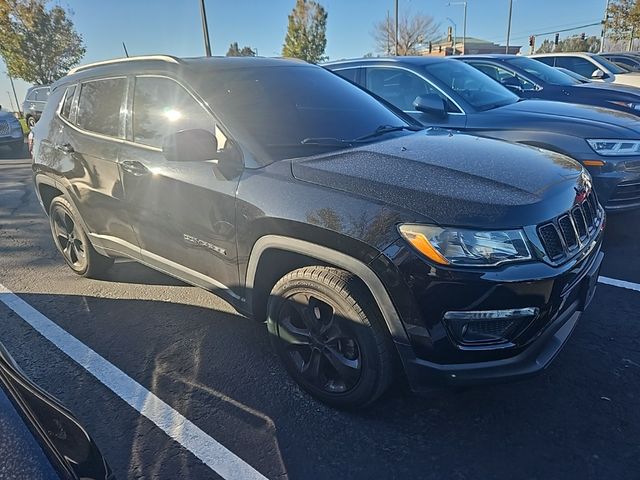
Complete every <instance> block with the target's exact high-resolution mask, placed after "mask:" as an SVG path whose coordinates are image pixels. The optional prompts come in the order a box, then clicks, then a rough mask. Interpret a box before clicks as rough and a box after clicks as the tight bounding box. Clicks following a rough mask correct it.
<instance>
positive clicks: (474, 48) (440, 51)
mask: <svg viewBox="0 0 640 480" xmlns="http://www.w3.org/2000/svg"><path fill="white" fill-rule="evenodd" d="M463 44H464V52H463V51H462V50H463V48H462V46H463ZM453 47H454V45H453V41H452V40H447V39H446V38H444V39H442V40H439V41H437V42H433V43H431V44H430V46H427V47H426V48H424V49H422V50H420V52H419V53H420V55H425V56H435V57H448V56H451V55H462V54H463V53H464V54H466V55H482V54H492V53H510V54H517V53H518V52H520V48H522V46H521V45H513V46H511V45H510V46H509V52H506V46H505V45H499V44H497V43H493V42H489V41H487V40H482V39H480V38H474V37H466V39H465V42H463V41H462V38H456V43H455V51H454V48H453Z"/></svg>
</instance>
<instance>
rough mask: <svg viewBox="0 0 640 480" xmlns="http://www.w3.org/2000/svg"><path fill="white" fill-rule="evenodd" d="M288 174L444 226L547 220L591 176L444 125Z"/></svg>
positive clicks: (568, 163) (552, 157) (547, 155)
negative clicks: (407, 212)
mask: <svg viewBox="0 0 640 480" xmlns="http://www.w3.org/2000/svg"><path fill="white" fill-rule="evenodd" d="M292 172H293V175H294V177H295V178H297V179H299V180H302V181H305V182H309V183H314V184H316V185H321V186H324V187H327V188H332V189H336V190H340V191H343V192H349V193H352V194H355V195H359V196H362V197H367V198H370V199H372V200H375V201H376V202H378V203H384V204H387V205H393V206H395V207H397V208H399V209H403V210H405V211H406V210H410V211H413V212H415V213H418V214H420V215H421V216H423V217H425V218H427V219H430V220H432V221H434V222H436V223H438V224H441V225H456V226H473V227H479V228H493V227H502V228H506V227H521V226H523V225H533V224H537V223H540V222H542V221H546V220H548V219H550V218H552V217H554V216H555V215H558V214H560V213H562V212H564V211H566V210H568V209H570V208H571V206H572V205H573V201H574V198H575V190H574V187H576V186H577V185H582V184H583V183H584V182H588V181H589V177H588V175H587V174H585V173H584V170H583V168H582V167H581V166H580V165H579V164H578V163H576V162H574V161H573V160H571V159H570V158H568V157H565V156H563V155H559V154H556V153H552V152H549V151H545V150H540V149H537V148H533V147H526V146H521V145H515V144H511V143H508V142H503V141H500V140H491V139H487V138H480V137H474V136H471V135H466V134H458V133H452V132H448V131H444V130H430V131H427V132H426V133H425V132H419V133H416V134H413V135H407V136H404V137H400V138H395V139H393V140H388V141H384V142H379V143H374V144H369V145H366V146H362V147H359V148H354V149H349V150H342V151H340V152H339V153H333V154H328V155H323V156H316V157H311V158H306V159H296V160H293V161H292ZM419 220H420V218H418V217H417V218H416V221H419Z"/></svg>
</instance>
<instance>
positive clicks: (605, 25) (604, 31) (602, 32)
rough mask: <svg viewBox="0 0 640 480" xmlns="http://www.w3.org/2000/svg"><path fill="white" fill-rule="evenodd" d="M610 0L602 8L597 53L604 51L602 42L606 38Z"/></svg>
mask: <svg viewBox="0 0 640 480" xmlns="http://www.w3.org/2000/svg"><path fill="white" fill-rule="evenodd" d="M610 2H611V0H607V6H606V7H605V9H604V19H603V20H602V31H601V33H600V50H598V53H602V52H604V42H605V40H606V39H607V23H608V22H609V3H610Z"/></svg>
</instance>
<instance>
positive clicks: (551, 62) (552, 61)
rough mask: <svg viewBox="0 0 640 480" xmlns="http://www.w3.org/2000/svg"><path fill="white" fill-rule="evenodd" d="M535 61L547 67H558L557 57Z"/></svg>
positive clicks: (541, 58)
mask: <svg viewBox="0 0 640 480" xmlns="http://www.w3.org/2000/svg"><path fill="white" fill-rule="evenodd" d="M535 60H536V61H538V62H542V63H544V64H546V65H549V66H550V67H554V66H556V65H555V60H556V57H536V58H535ZM557 66H558V67H559V66H560V65H557Z"/></svg>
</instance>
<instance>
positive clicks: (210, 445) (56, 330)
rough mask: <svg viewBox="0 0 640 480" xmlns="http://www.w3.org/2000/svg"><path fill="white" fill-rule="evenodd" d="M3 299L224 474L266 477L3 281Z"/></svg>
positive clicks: (228, 476) (0, 295)
mask: <svg viewBox="0 0 640 480" xmlns="http://www.w3.org/2000/svg"><path fill="white" fill-rule="evenodd" d="M0 302H2V303H4V304H5V305H6V306H7V307H9V308H10V309H11V310H13V311H14V312H15V313H16V314H18V315H19V316H20V317H21V318H22V319H23V320H24V321H25V322H27V323H28V324H29V325H31V327H32V328H34V329H35V330H36V331H37V332H39V333H40V334H41V335H42V336H43V337H45V338H46V339H47V340H49V341H50V342H51V343H53V344H54V345H55V346H56V347H58V348H59V349H60V350H62V351H63V352H64V353H65V354H66V355H68V356H69V357H71V359H72V360H74V361H75V362H76V363H78V364H79V365H80V366H81V367H83V368H84V369H85V370H86V371H87V372H89V373H90V374H91V375H93V376H94V377H95V378H96V379H97V380H98V381H99V382H101V383H102V384H104V385H105V386H106V387H107V388H109V389H110V390H111V391H112V392H113V393H115V394H116V395H118V396H119V397H120V398H122V399H123V400H124V401H125V402H127V403H128V404H129V405H131V406H132V407H133V408H135V409H136V410H137V411H138V412H140V413H141V414H142V415H144V416H145V417H147V418H148V419H149V420H151V421H152V422H153V423H154V424H155V425H156V426H158V427H159V428H160V429H162V430H163V431H164V432H165V433H166V434H167V435H169V436H170V437H171V438H173V439H174V440H175V441H176V442H178V443H179V444H181V445H182V446H183V447H184V448H186V449H187V450H189V451H190V452H191V453H193V454H194V455H195V456H196V457H198V458H199V459H200V460H202V462H204V463H205V464H206V465H207V466H208V467H210V468H211V469H212V470H213V471H215V472H216V473H217V474H218V475H220V476H221V477H223V478H225V479H227V480H235V479H238V480H244V479H256V480H257V479H260V480H263V479H265V478H266V477H264V476H263V475H262V474H261V473H260V472H258V471H257V470H255V469H254V468H253V467H252V466H251V465H249V464H248V463H246V462H245V461H244V460H242V459H241V458H240V457H238V456H237V455H235V454H234V453H233V452H231V451H229V450H228V449H227V448H225V447H224V446H223V445H221V444H220V443H218V442H217V441H216V440H215V439H214V438H212V437H211V436H209V435H207V434H206V433H205V432H203V431H202V430H201V429H200V428H198V427H197V426H196V425H194V424H193V423H192V422H191V421H189V420H188V419H187V418H186V417H184V416H183V415H181V414H180V413H179V412H178V411H176V410H174V409H173V408H172V407H171V406H169V405H168V404H167V403H165V402H164V401H163V400H161V399H160V398H158V397H157V396H156V395H154V394H153V393H152V392H150V391H149V390H147V389H146V388H144V387H143V386H142V385H140V384H139V383H138V382H136V381H135V380H134V379H132V378H131V377H129V376H128V375H127V374H126V373H124V372H123V371H122V370H120V369H118V368H117V367H116V366H115V365H113V364H111V363H110V362H109V361H107V360H106V359H105V358H103V357H102V356H100V355H98V354H97V353H96V352H94V351H93V350H92V349H91V348H89V347H88V346H86V345H85V344H84V343H82V342H81V341H80V340H78V339H77V338H75V337H74V336H73V335H71V334H69V333H68V332H67V331H66V330H64V329H62V328H61V327H59V326H58V325H57V324H56V323H55V322H53V321H52V320H50V319H49V318H47V317H46V316H45V315H43V314H42V313H40V312H39V311H38V310H36V309H35V308H33V307H32V306H31V305H29V304H28V303H27V302H25V301H24V300H22V299H21V298H20V297H18V296H17V295H16V294H14V293H13V292H12V291H11V290H9V289H8V288H6V287H5V286H4V285H2V284H0Z"/></svg>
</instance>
